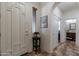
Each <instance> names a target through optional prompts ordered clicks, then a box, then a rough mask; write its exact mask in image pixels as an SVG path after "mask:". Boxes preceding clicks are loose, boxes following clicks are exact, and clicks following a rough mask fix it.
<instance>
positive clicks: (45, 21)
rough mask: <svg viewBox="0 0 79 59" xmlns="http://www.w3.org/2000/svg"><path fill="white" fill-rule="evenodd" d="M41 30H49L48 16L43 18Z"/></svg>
mask: <svg viewBox="0 0 79 59" xmlns="http://www.w3.org/2000/svg"><path fill="white" fill-rule="evenodd" d="M40 23H41V25H40V26H41V28H48V16H43V17H41V21H40Z"/></svg>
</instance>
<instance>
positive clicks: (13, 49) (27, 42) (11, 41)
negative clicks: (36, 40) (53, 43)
mask: <svg viewBox="0 0 79 59" xmlns="http://www.w3.org/2000/svg"><path fill="white" fill-rule="evenodd" d="M32 7H36V8H37V9H38V11H37V20H39V16H40V14H39V4H38V3H29V2H28V3H7V2H6V3H1V55H21V54H23V53H25V52H31V51H32ZM37 31H39V29H38V28H37Z"/></svg>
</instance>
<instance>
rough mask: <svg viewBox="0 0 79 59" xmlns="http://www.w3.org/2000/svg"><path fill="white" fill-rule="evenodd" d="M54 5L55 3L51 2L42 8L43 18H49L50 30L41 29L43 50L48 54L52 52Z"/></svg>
mask: <svg viewBox="0 0 79 59" xmlns="http://www.w3.org/2000/svg"><path fill="white" fill-rule="evenodd" d="M53 5H54V3H53V2H49V3H46V4H45V5H43V6H42V7H41V16H48V28H41V49H42V50H44V51H47V52H51V40H50V29H51V12H52V9H53Z"/></svg>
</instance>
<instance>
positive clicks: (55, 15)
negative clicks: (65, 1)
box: [51, 7, 62, 51]
mask: <svg viewBox="0 0 79 59" xmlns="http://www.w3.org/2000/svg"><path fill="white" fill-rule="evenodd" d="M61 18H62V13H61V11H60V9H59V8H58V7H56V8H55V9H54V10H53V12H52V19H51V43H52V44H51V47H52V48H51V51H52V50H53V49H54V48H55V47H56V46H57V45H58V31H59V30H58V28H59V24H58V22H59V21H60V20H61ZM61 34H62V33H60V35H61Z"/></svg>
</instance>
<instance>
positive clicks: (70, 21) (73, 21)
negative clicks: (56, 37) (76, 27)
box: [66, 19, 76, 23]
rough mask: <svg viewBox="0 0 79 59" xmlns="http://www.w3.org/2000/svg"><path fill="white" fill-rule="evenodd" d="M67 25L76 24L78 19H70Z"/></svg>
mask: <svg viewBox="0 0 79 59" xmlns="http://www.w3.org/2000/svg"><path fill="white" fill-rule="evenodd" d="M66 23H76V19H68V20H66Z"/></svg>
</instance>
